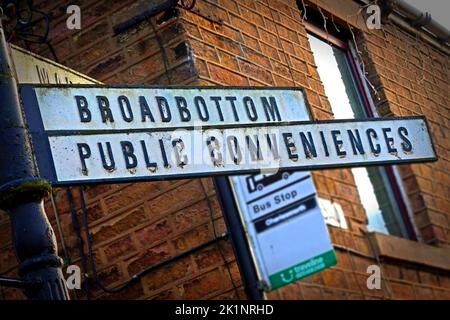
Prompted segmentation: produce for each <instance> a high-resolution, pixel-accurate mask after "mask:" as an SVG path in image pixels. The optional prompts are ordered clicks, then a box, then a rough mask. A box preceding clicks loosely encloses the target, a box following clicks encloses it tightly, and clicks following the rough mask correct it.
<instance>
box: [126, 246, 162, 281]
mask: <svg viewBox="0 0 450 320" xmlns="http://www.w3.org/2000/svg"><path fill="white" fill-rule="evenodd" d="M170 256H171V249H170V246H169V245H168V243H167V242H164V243H162V244H159V245H157V246H155V247H152V248H150V249H147V250H146V251H145V252H143V253H141V254H140V255H139V256H138V257H137V258H134V259H133V260H132V261H130V263H129V264H128V267H127V270H128V273H129V274H130V276H131V275H133V274H136V273H138V272H140V271H142V270H144V269H145V268H148V267H150V266H153V265H155V264H156V263H159V262H161V261H164V260H167V259H169V258H170Z"/></svg>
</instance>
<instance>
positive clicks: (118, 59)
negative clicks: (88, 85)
mask: <svg viewBox="0 0 450 320" xmlns="http://www.w3.org/2000/svg"><path fill="white" fill-rule="evenodd" d="M125 63H126V60H125V57H124V55H122V54H120V53H119V54H117V55H115V56H113V57H110V58H108V59H106V60H104V61H102V62H100V63H98V64H96V65H95V66H94V67H93V68H91V69H90V70H89V71H87V74H88V75H89V76H91V77H93V78H98V79H101V78H100V75H105V74H109V73H111V72H113V71H116V70H117V69H118V68H120V67H122V66H124V65H125Z"/></svg>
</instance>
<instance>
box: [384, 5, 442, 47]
mask: <svg viewBox="0 0 450 320" xmlns="http://www.w3.org/2000/svg"><path fill="white" fill-rule="evenodd" d="M389 5H390V6H391V7H392V8H393V9H394V10H395V11H398V12H399V13H400V14H402V15H403V16H404V17H405V18H406V19H407V20H409V21H410V24H411V26H412V27H416V28H421V27H422V28H425V29H426V30H427V31H428V32H431V33H432V34H434V35H435V36H436V37H437V38H438V40H439V42H441V43H443V44H445V43H447V42H448V41H449V40H450V33H449V31H448V30H447V28H446V27H444V26H443V25H441V24H440V23H439V22H437V21H436V20H433V19H432V18H431V14H429V13H428V12H425V13H424V12H422V11H420V10H419V9H417V8H415V7H414V6H412V5H410V4H409V3H407V2H406V1H404V0H390V1H389Z"/></svg>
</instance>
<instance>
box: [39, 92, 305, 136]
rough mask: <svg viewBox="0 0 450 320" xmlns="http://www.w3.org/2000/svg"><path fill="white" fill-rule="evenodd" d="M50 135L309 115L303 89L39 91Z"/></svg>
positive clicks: (232, 123) (254, 121)
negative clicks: (59, 131) (55, 132)
mask: <svg viewBox="0 0 450 320" xmlns="http://www.w3.org/2000/svg"><path fill="white" fill-rule="evenodd" d="M35 94H36V98H37V105H38V108H39V110H40V113H41V117H42V120H43V123H44V129H45V130H47V131H55V130H64V131H70V130H77V131H78V130H79V131H81V130H84V131H88V130H89V131H97V132H101V131H108V130H109V131H117V130H127V132H129V131H130V130H131V131H132V130H138V129H141V130H151V129H161V128H187V127H192V126H199V127H200V126H202V127H206V126H208V127H214V128H217V127H230V126H246V125H255V124H259V125H261V124H266V123H273V122H287V121H296V120H299V119H305V117H307V116H308V114H307V109H306V107H305V98H304V95H303V91H302V90H300V89H285V88H267V89H262V88H229V87H227V88H220V87H195V88H194V87H190V88H189V87H169V88H157V87H154V88H152V87H142V88H126V87H125V88H114V87H98V86H96V87H92V86H91V87H82V86H76V87H67V88H62V87H37V88H35Z"/></svg>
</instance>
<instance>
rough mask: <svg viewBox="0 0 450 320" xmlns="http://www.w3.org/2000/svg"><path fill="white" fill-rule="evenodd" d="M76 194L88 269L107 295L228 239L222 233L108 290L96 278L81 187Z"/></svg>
mask: <svg viewBox="0 0 450 320" xmlns="http://www.w3.org/2000/svg"><path fill="white" fill-rule="evenodd" d="M78 192H79V195H80V202H81V211H82V216H83V224H84V230H85V234H86V239H87V247H88V257H89V264H90V268H91V272H92V275H93V276H92V278H93V280H94V282H95V284H96V285H97V286H98V287H99V288H100V289H101V290H103V291H104V292H107V293H111V294H113V293H118V292H120V291H122V290H124V289H126V288H128V287H129V286H130V285H132V284H134V283H135V282H137V281H139V280H140V279H141V278H142V277H143V276H145V275H146V274H148V273H150V272H152V271H153V270H155V269H157V268H160V267H163V266H165V265H167V264H169V263H172V262H173V261H176V260H179V259H181V258H184V257H186V256H189V255H190V254H192V253H194V252H197V251H199V250H202V249H204V248H206V247H208V246H210V245H212V244H214V243H218V242H219V241H222V240H226V239H228V233H224V234H222V235H220V236H219V237H216V238H213V239H210V240H208V241H206V242H204V243H202V244H200V245H198V246H195V247H192V248H190V249H188V250H185V251H183V252H181V253H179V254H177V255H176V256H173V257H171V258H169V259H166V260H163V261H161V262H158V263H156V264H154V265H151V266H149V267H147V268H145V269H143V270H142V271H140V272H138V273H136V274H134V275H133V276H131V277H130V279H129V280H127V281H125V282H124V283H123V284H121V285H119V286H117V287H114V288H108V287H106V286H105V285H103V283H102V282H101V280H100V279H99V277H98V272H97V267H96V265H95V261H94V255H93V250H92V247H93V242H92V238H91V233H90V231H89V221H88V210H87V207H86V202H85V199H84V192H83V188H82V187H81V186H79V187H78Z"/></svg>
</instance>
